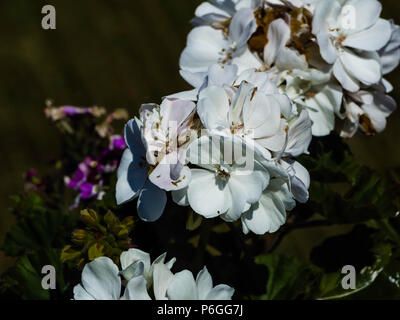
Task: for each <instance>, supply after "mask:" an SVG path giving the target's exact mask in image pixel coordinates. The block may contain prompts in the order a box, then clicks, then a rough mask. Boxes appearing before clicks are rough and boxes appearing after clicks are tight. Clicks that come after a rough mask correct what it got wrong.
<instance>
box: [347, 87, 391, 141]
mask: <svg viewBox="0 0 400 320" xmlns="http://www.w3.org/2000/svg"><path fill="white" fill-rule="evenodd" d="M344 105H345V108H346V118H345V119H346V122H345V126H344V128H343V130H342V132H341V136H342V137H344V138H351V137H352V136H353V135H354V134H355V133H356V132H357V130H358V128H361V129H362V130H363V131H364V132H365V133H366V134H368V135H375V134H377V133H380V132H382V131H383V130H384V129H385V128H386V123H387V120H386V119H387V117H389V115H390V114H391V113H392V112H393V111H394V110H395V109H396V101H395V100H394V99H393V98H392V97H390V96H388V95H387V94H386V93H385V89H384V88H383V87H382V86H378V87H376V88H374V89H373V90H368V91H366V90H360V91H358V92H356V93H348V94H347V96H346V98H345V103H344Z"/></svg>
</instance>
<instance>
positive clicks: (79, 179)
mask: <svg viewBox="0 0 400 320" xmlns="http://www.w3.org/2000/svg"><path fill="white" fill-rule="evenodd" d="M125 148H126V145H125V140H124V138H123V137H121V136H119V135H115V136H111V137H110V144H109V146H108V147H107V148H106V149H105V150H103V151H102V152H101V153H100V156H88V157H86V158H85V160H84V161H83V162H81V163H80V164H79V165H78V168H77V169H76V170H75V172H74V174H73V176H72V177H65V178H64V180H65V184H66V186H67V187H68V188H71V189H74V190H76V191H79V194H78V196H77V198H76V200H75V202H74V204H73V205H72V207H71V209H74V208H76V207H77V206H78V205H79V202H80V200H86V199H90V198H96V199H97V200H101V199H102V198H103V196H104V193H105V192H104V183H105V180H106V178H107V175H108V174H110V173H112V172H114V171H115V170H116V169H117V168H118V165H119V161H120V158H121V155H122V152H123V150H124V149H125Z"/></svg>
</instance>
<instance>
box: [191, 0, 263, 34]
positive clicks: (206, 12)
mask: <svg viewBox="0 0 400 320" xmlns="http://www.w3.org/2000/svg"><path fill="white" fill-rule="evenodd" d="M261 1H262V0H211V1H210V2H203V3H202V4H201V5H199V6H198V7H197V9H196V11H195V16H196V17H195V18H194V19H193V20H192V24H194V25H196V26H200V25H211V26H213V27H215V28H223V27H224V23H226V22H227V21H228V20H230V19H231V18H232V17H233V16H234V15H235V13H236V12H237V11H238V10H240V9H249V8H250V9H256V8H257V7H258V6H259V5H260V3H261Z"/></svg>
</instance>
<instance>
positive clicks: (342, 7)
mask: <svg viewBox="0 0 400 320" xmlns="http://www.w3.org/2000/svg"><path fill="white" fill-rule="evenodd" d="M381 11H382V6H381V4H380V3H379V2H378V1H376V0H348V1H339V0H325V1H320V2H319V3H318V4H317V6H316V8H315V13H314V18H313V33H314V34H315V35H316V37H317V42H318V45H319V47H320V51H321V55H322V57H323V58H324V59H325V61H326V62H328V63H329V64H333V73H334V75H335V77H336V79H337V80H338V81H339V82H340V83H341V85H342V86H343V88H345V89H346V90H348V91H351V92H356V91H358V90H360V86H361V84H364V85H368V86H370V85H373V84H376V83H378V82H379V81H380V80H381V77H382V66H381V63H380V58H379V55H378V53H377V51H378V50H380V49H381V48H382V47H383V46H385V45H386V44H387V42H388V41H389V39H390V36H391V26H390V23H389V22H388V21H386V20H384V19H380V18H379V16H380V13H381Z"/></svg>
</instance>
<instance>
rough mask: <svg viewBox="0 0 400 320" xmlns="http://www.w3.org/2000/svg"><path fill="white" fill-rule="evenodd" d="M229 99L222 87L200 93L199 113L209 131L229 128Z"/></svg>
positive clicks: (207, 89) (211, 88)
mask: <svg viewBox="0 0 400 320" xmlns="http://www.w3.org/2000/svg"><path fill="white" fill-rule="evenodd" d="M228 112H229V99H228V95H227V94H226V92H225V90H224V89H223V88H221V87H216V86H212V87H208V88H206V89H204V90H202V91H201V92H200V96H199V103H198V105H197V113H198V115H199V117H200V119H201V121H202V122H203V124H204V126H205V127H206V128H207V129H210V130H212V129H220V128H229V123H228Z"/></svg>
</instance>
